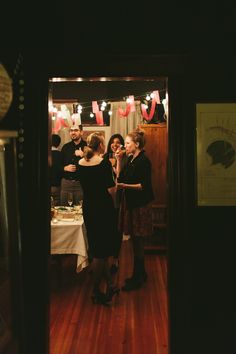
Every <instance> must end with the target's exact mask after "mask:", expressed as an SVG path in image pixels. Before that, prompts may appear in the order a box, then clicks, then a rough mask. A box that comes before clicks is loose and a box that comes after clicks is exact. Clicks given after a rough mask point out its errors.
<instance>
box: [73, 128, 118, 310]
mask: <svg viewBox="0 0 236 354" xmlns="http://www.w3.org/2000/svg"><path fill="white" fill-rule="evenodd" d="M87 144H88V146H87V147H85V148H84V157H83V158H82V159H81V160H80V161H79V180H80V183H81V185H82V188H83V192H84V199H83V216H84V222H85V226H86V229H87V237H88V245H89V252H90V254H91V255H92V257H93V277H94V287H93V295H92V299H93V302H94V303H100V304H104V305H106V304H107V303H109V302H110V301H111V300H112V297H113V295H115V294H118V293H119V289H118V288H116V287H115V286H114V285H113V284H112V279H111V275H110V271H109V263H108V259H109V257H110V256H112V255H113V254H114V248H115V235H116V233H115V232H116V228H117V225H116V215H115V207H114V197H115V191H116V186H115V181H114V178H113V173H112V166H111V163H110V161H109V160H106V159H103V158H102V157H101V155H102V154H103V153H104V150H105V142H104V137H103V136H102V135H101V134H100V133H92V134H90V135H89V136H88V138H87ZM103 279H104V280H105V281H106V284H107V289H106V292H105V293H103V292H102V291H101V283H102V281H103Z"/></svg>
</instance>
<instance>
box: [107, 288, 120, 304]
mask: <svg viewBox="0 0 236 354" xmlns="http://www.w3.org/2000/svg"><path fill="white" fill-rule="evenodd" d="M119 293H120V289H119V288H117V287H116V286H111V287H109V288H108V290H107V292H106V302H110V301H112V298H113V296H114V295H119Z"/></svg>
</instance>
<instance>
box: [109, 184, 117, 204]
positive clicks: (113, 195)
mask: <svg viewBox="0 0 236 354" xmlns="http://www.w3.org/2000/svg"><path fill="white" fill-rule="evenodd" d="M107 190H108V192H109V193H110V195H111V196H112V200H113V203H114V205H115V201H116V190H117V188H116V186H114V187H110V188H108V189H107Z"/></svg>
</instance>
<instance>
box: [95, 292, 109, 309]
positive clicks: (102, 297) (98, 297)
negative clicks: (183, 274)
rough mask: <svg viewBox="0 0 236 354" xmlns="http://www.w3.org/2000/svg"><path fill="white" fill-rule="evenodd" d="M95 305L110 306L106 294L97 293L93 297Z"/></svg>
mask: <svg viewBox="0 0 236 354" xmlns="http://www.w3.org/2000/svg"><path fill="white" fill-rule="evenodd" d="M91 298H92V302H93V304H98V305H104V306H108V305H109V304H108V303H107V297H106V294H104V293H102V292H101V291H96V292H94V293H93V295H92V296H91Z"/></svg>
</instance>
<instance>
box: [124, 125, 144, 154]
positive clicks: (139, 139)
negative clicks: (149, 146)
mask: <svg viewBox="0 0 236 354" xmlns="http://www.w3.org/2000/svg"><path fill="white" fill-rule="evenodd" d="M127 136H129V137H130V138H131V139H132V140H133V141H134V142H135V143H138V144H139V149H141V150H142V149H143V148H144V146H145V143H146V139H145V133H144V131H143V130H141V129H136V130H134V131H132V132H130V133H128V134H127Z"/></svg>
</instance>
